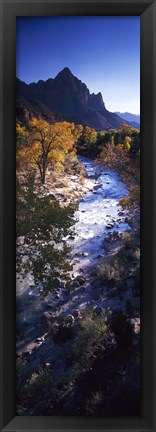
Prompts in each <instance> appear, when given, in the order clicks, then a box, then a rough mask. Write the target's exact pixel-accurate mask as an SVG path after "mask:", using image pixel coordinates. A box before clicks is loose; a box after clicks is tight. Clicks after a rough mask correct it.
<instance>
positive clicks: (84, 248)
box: [68, 156, 129, 269]
mask: <svg viewBox="0 0 156 432" xmlns="http://www.w3.org/2000/svg"><path fill="white" fill-rule="evenodd" d="M79 161H80V162H81V163H82V164H83V165H84V166H85V169H86V172H87V175H88V178H90V179H92V181H93V190H92V192H90V193H89V194H87V195H86V196H85V197H84V199H82V200H81V201H80V203H79V206H78V210H77V211H76V212H75V220H76V222H75V227H74V230H75V236H74V238H72V239H71V240H68V243H69V244H71V245H72V255H73V258H78V257H81V267H82V266H83V267H84V266H85V265H88V264H89V263H93V262H94V261H96V260H97V259H98V257H99V254H101V253H104V239H105V237H107V236H108V233H110V232H113V231H115V230H118V231H120V232H122V231H125V230H128V229H129V225H128V224H127V223H125V216H126V211H123V210H122V208H121V206H120V205H119V199H120V198H122V197H125V196H126V194H127V190H126V186H125V184H124V183H123V182H122V181H121V180H120V178H119V176H118V175H117V173H116V172H114V171H111V170H110V169H106V170H105V171H104V170H103V168H102V169H101V173H100V168H99V166H95V165H94V162H93V161H92V160H91V159H89V158H86V157H82V156H79ZM95 179H97V180H96V184H95ZM77 269H78V266H77Z"/></svg>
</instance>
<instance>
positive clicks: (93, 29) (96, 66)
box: [16, 16, 140, 114]
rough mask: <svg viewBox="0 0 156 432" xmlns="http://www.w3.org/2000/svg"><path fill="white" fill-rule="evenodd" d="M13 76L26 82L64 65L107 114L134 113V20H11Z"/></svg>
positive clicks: (136, 21)
mask: <svg viewBox="0 0 156 432" xmlns="http://www.w3.org/2000/svg"><path fill="white" fill-rule="evenodd" d="M16 29H17V32H16V57H17V59H16V60H17V62H16V75H17V77H18V78H20V79H21V80H22V81H25V82H26V83H30V82H37V81H39V80H40V79H43V80H46V79H48V78H54V77H55V76H56V75H57V73H58V72H60V70H62V69H63V68H64V67H66V66H67V67H69V68H70V70H71V72H72V73H73V74H74V75H75V76H77V77H78V78H79V79H81V81H83V82H85V84H86V85H87V87H88V88H89V90H90V91H91V93H92V92H94V93H98V92H99V91H100V92H101V93H102V96H103V100H104V102H105V104H106V108H107V109H108V110H109V111H112V112H114V111H120V112H124V111H128V112H131V113H134V114H139V113H140V17H130V16H126V17H116V16H114V17H113V16H111V17H106V16H105V17H102V16H100V17H98V16H96V17H87V16H83V17H77V16H73V17H63V16H62V17H61V16H56V17H54V16H53V17H17V22H16Z"/></svg>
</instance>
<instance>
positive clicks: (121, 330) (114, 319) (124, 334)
mask: <svg viewBox="0 0 156 432" xmlns="http://www.w3.org/2000/svg"><path fill="white" fill-rule="evenodd" d="M110 328H111V330H112V331H113V333H114V336H115V339H116V342H117V345H118V348H120V349H123V350H124V349H125V350H127V348H130V347H131V346H132V342H133V328H134V326H133V324H132V323H131V321H130V319H129V318H128V316H127V315H126V314H125V313H123V312H121V311H120V312H116V313H114V314H113V315H112V316H111V319H110Z"/></svg>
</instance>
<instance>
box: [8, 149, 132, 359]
mask: <svg viewBox="0 0 156 432" xmlns="http://www.w3.org/2000/svg"><path fill="white" fill-rule="evenodd" d="M79 161H80V162H81V163H82V164H84V166H85V168H86V172H87V175H88V178H89V179H90V185H91V188H90V192H89V193H88V194H86V196H85V197H84V198H83V199H82V200H81V201H80V203H79V205H78V209H77V211H76V212H75V216H74V217H75V225H74V231H75V233H74V235H73V236H72V237H71V236H70V237H69V238H67V243H68V244H70V246H71V247H72V263H73V270H72V274H71V276H72V279H74V278H75V277H76V276H77V275H78V274H79V273H81V272H82V271H86V270H87V268H88V267H89V266H91V265H93V264H96V262H97V261H98V259H99V257H100V254H101V255H103V254H104V253H105V249H104V244H105V239H106V237H108V234H109V233H110V232H113V231H114V230H116V231H120V232H122V231H124V230H127V229H129V225H128V224H127V223H125V216H126V212H125V211H123V210H122V208H121V206H120V205H119V199H120V198H121V197H124V196H125V195H126V193H127V191H126V187H125V185H124V183H123V182H122V181H121V180H120V178H119V176H118V175H117V174H116V173H115V172H113V171H110V170H109V169H107V170H103V168H102V170H101V172H100V170H99V167H96V166H94V162H93V161H92V160H91V159H89V158H85V157H79ZM33 285H34V281H33V277H32V275H31V274H30V273H29V274H27V276H26V277H25V278H24V279H22V278H20V276H19V275H17V290H16V292H17V302H16V306H17V308H16V319H17V339H18V344H17V345H18V349H19V350H22V351H23V350H25V349H26V346H27V344H28V343H29V341H32V340H35V338H36V337H37V336H38V335H41V334H42V329H41V326H40V319H41V316H42V315H43V313H44V312H45V311H46V310H47V309H48V308H49V304H50V307H51V308H52V309H51V310H55V311H56V313H57V311H60V313H61V309H60V304H62V303H63V306H62V311H64V312H65V311H66V312H67V311H68V313H71V312H72V308H74V307H79V304H80V302H82V303H83V304H85V302H87V301H88V300H89V301H90V300H91V298H92V292H90V287H89V285H88V287H89V288H88V289H89V291H87V286H86V288H85V291H84V293H82V294H81V295H80V294H79V296H77V294H76V297H75V298H74V297H72V296H74V293H73V294H71V297H70V296H67V298H66V294H65V292H64V290H61V289H60V291H59V295H58V294H57V298H55V294H54V293H49V295H48V296H47V297H43V288H42V287H41V286H38V287H34V286H33Z"/></svg>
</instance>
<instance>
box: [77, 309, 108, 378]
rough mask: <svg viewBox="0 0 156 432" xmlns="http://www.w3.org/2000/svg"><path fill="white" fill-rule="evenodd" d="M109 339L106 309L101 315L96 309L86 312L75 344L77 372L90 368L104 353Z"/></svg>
mask: <svg viewBox="0 0 156 432" xmlns="http://www.w3.org/2000/svg"><path fill="white" fill-rule="evenodd" d="M109 340H110V333H109V330H108V327H107V318H106V314H105V311H103V312H102V314H101V315H100V316H97V314H96V313H95V312H94V311H88V312H86V313H85V315H84V317H83V319H82V320H81V321H80V324H79V328H78V331H77V335H76V337H75V340H74V344H73V359H74V362H75V363H76V364H75V373H76V374H78V375H79V374H80V373H83V372H85V371H87V370H90V369H91V368H92V366H93V363H94V361H95V359H96V358H97V357H100V356H102V355H104V352H105V349H106V345H107V344H108V341H109Z"/></svg>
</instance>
